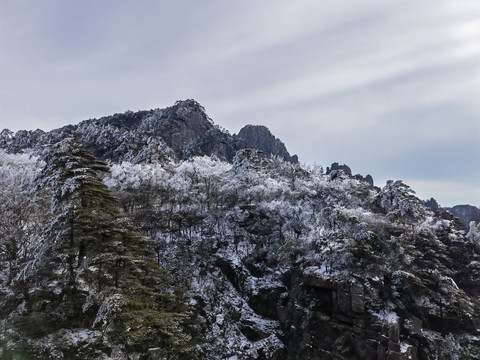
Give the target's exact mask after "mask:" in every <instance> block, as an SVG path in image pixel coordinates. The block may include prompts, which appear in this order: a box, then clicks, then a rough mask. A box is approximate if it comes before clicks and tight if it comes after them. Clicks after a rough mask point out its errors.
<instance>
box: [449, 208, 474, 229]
mask: <svg viewBox="0 0 480 360" xmlns="http://www.w3.org/2000/svg"><path fill="white" fill-rule="evenodd" d="M443 209H444V210H447V211H449V212H450V213H452V214H453V215H454V216H456V217H458V218H459V219H460V220H462V222H463V223H464V224H465V226H466V227H467V229H469V225H470V222H471V221H475V222H476V223H477V224H478V223H480V209H479V208H477V207H476V206H472V205H455V206H454V207H451V208H449V207H447V208H443Z"/></svg>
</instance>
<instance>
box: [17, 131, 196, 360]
mask: <svg viewBox="0 0 480 360" xmlns="http://www.w3.org/2000/svg"><path fill="white" fill-rule="evenodd" d="M46 162H47V165H46V166H45V168H44V169H43V171H42V172H41V173H40V175H39V176H38V177H37V179H36V181H35V183H34V184H35V187H36V188H44V187H49V188H51V189H52V192H53V199H52V207H51V212H52V220H51V221H50V222H49V223H48V224H47V225H46V226H45V230H44V235H43V242H42V243H41V244H40V246H39V248H38V254H37V256H36V258H35V260H34V261H32V263H31V264H29V266H28V267H27V268H26V269H25V271H24V274H23V277H22V279H21V280H22V281H19V286H23V287H24V288H25V294H26V295H25V302H26V309H28V310H30V311H28V312H26V313H24V314H22V316H21V318H20V319H14V320H13V321H12V327H13V328H15V329H16V330H17V332H18V336H19V337H20V339H21V338H22V336H30V337H31V336H33V337H41V336H47V335H51V334H55V333H58V332H59V331H63V330H62V329H65V328H70V329H71V328H77V329H78V328H90V329H91V330H93V329H101V330H102V336H103V343H104V345H105V346H107V347H109V346H110V347H111V346H119V347H121V349H122V351H123V352H124V353H129V354H132V353H137V354H146V352H147V350H148V348H150V347H159V348H161V349H162V351H163V353H165V354H170V355H169V356H178V357H181V356H186V357H187V358H188V357H189V356H191V354H190V355H188V354H189V352H190V351H191V346H190V344H191V342H192V337H191V335H189V334H188V333H187V331H186V330H185V329H186V324H187V323H189V322H190V321H191V315H190V313H189V312H188V309H187V308H186V305H185V298H184V297H183V295H182V293H181V291H179V290H175V289H174V287H173V284H172V282H171V281H170V280H169V278H168V277H167V276H166V274H165V272H164V271H163V270H162V269H160V268H159V267H158V265H157V263H156V262H155V260H154V257H153V254H152V252H150V251H149V250H148V249H147V241H146V239H145V238H144V237H142V236H141V235H140V234H139V233H138V232H137V230H136V229H135V228H134V227H133V226H132V225H131V224H130V221H129V220H128V219H127V218H126V217H125V216H123V215H122V214H121V213H120V211H119V210H118V208H117V200H116V199H115V198H114V197H113V196H112V195H111V194H110V192H109V190H108V188H107V187H106V185H104V184H103V182H102V180H101V178H100V176H99V172H105V171H107V170H108V167H107V166H106V164H104V163H102V162H100V161H98V160H97V159H96V158H95V157H94V156H93V155H92V154H91V153H89V152H88V151H86V150H85V149H84V148H83V147H82V145H81V144H80V143H78V142H77V141H75V140H64V141H62V142H61V143H59V144H57V145H56V146H55V147H54V151H53V152H52V154H51V155H50V156H49V157H47V159H46ZM27 294H28V295H27ZM39 302H40V303H42V304H43V305H42V306H40V305H38V306H37V305H36V304H39ZM31 309H34V311H31ZM62 346H63V345H62V344H61V343H58V344H54V347H59V348H62ZM25 349H26V350H24V351H25V353H26V356H27V355H28V356H33V357H35V356H40V353H38V351H39V350H38V349H35V348H32V347H31V346H27V347H26V348H25ZM62 351H63V350H62ZM42 356H43V355H42ZM82 358H93V355H85V356H84V357H82Z"/></svg>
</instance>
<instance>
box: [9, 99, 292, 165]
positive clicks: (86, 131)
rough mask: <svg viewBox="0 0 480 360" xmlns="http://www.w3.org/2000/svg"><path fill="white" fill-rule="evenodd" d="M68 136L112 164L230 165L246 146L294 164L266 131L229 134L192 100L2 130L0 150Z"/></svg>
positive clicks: (42, 150)
mask: <svg viewBox="0 0 480 360" xmlns="http://www.w3.org/2000/svg"><path fill="white" fill-rule="evenodd" d="M68 137H75V138H77V139H78V140H79V141H81V142H82V143H84V144H85V145H86V148H87V149H88V150H89V151H91V152H92V153H93V154H94V155H95V156H96V157H98V158H99V159H101V160H105V161H106V160H109V161H113V162H121V161H129V162H133V163H141V162H162V161H166V160H168V159H177V160H183V159H187V158H189V157H192V156H202V155H208V156H211V155H215V156H217V157H218V158H220V159H223V160H226V161H229V162H231V161H232V160H233V157H234V156H235V153H236V152H237V151H238V150H240V149H242V148H245V147H248V146H251V147H255V148H256V149H259V150H263V152H264V153H263V155H262V156H265V157H269V156H271V155H274V156H280V157H281V158H283V159H285V160H287V161H292V162H295V161H297V158H296V156H295V155H294V156H290V154H289V153H288V151H287V150H286V148H285V145H284V144H283V143H282V142H281V141H280V140H278V139H277V138H275V137H274V136H273V135H272V134H271V133H270V131H269V130H268V129H267V128H266V127H252V126H247V127H245V128H244V129H242V130H240V132H239V135H233V136H232V135H230V134H229V133H228V132H227V131H226V130H224V129H222V128H220V127H219V126H216V125H215V124H214V123H213V121H212V120H211V119H210V118H209V117H208V115H207V114H206V113H205V109H204V108H203V107H202V106H201V105H200V104H199V103H197V102H196V101H194V100H185V101H177V103H176V104H175V105H174V106H171V107H169V108H166V109H155V110H149V111H138V112H132V111H127V112H126V113H123V114H115V115H112V116H106V117H102V118H100V119H90V120H85V121H82V122H81V123H80V124H77V125H68V126H64V127H62V128H60V129H56V130H52V131H50V132H44V131H42V130H35V131H25V130H22V131H18V132H17V133H16V134H13V133H12V132H11V131H9V130H7V129H5V130H3V131H2V132H1V133H0V148H3V149H5V150H6V151H8V152H13V153H17V152H29V153H33V154H38V155H41V156H43V155H44V154H48V152H49V150H48V149H49V146H50V145H52V144H55V143H57V142H58V141H61V140H63V139H65V138H68Z"/></svg>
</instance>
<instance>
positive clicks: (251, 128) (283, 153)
mask: <svg viewBox="0 0 480 360" xmlns="http://www.w3.org/2000/svg"><path fill="white" fill-rule="evenodd" d="M234 138H235V139H236V140H239V141H240V142H241V143H244V144H245V146H244V147H250V148H254V149H257V150H261V151H263V152H264V153H265V154H268V155H270V154H271V155H274V156H279V157H280V158H282V159H284V160H286V161H291V162H293V163H296V162H298V157H297V156H296V155H293V156H290V154H289V153H288V151H287V148H286V147H285V144H284V143H283V142H281V141H280V140H279V139H277V138H276V137H275V136H273V135H272V133H271V132H270V130H268V128H267V127H265V126H261V125H247V126H245V127H243V128H242V129H241V130H240V132H239V133H238V135H234Z"/></svg>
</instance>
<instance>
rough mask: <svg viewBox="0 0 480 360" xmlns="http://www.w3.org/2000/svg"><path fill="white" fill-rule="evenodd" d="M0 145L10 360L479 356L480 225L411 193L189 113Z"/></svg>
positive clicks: (186, 106)
mask: <svg viewBox="0 0 480 360" xmlns="http://www.w3.org/2000/svg"><path fill="white" fill-rule="evenodd" d="M72 137H77V139H78V140H79V141H77V140H75V139H72ZM0 139H1V140H0V146H1V147H2V148H3V149H6V150H7V151H5V150H2V151H0V214H1V216H0V229H1V233H0V357H1V358H2V359H87V360H88V359H150V360H157V359H177V358H178V359H197V358H198V359H202V358H203V359H209V360H214V359H230V360H234V359H235V360H254V359H257V360H267V359H268V360H300V359H302V360H303V359H311V360H317V359H362V360H367V359H385V360H387V359H399V360H407V359H417V360H420V359H478V358H480V330H479V329H480V318H479V314H480V224H477V223H472V224H471V226H470V229H469V230H466V229H465V227H464V226H461V224H460V223H459V222H458V219H456V218H455V217H454V216H452V215H450V214H449V213H446V212H445V211H442V210H441V209H438V206H437V209H433V208H432V207H434V204H433V203H430V202H429V203H428V204H427V203H426V202H422V201H421V200H420V199H418V198H417V197H416V196H415V195H414V192H413V190H412V189H410V187H409V186H408V185H407V184H405V183H403V182H402V181H400V180H396V181H393V180H389V181H388V182H387V183H386V184H385V185H384V186H383V187H381V188H377V187H374V186H373V179H371V177H370V176H366V177H363V176H360V175H352V171H351V169H350V168H349V167H348V166H346V165H339V164H337V163H335V164H332V166H331V167H329V168H328V169H327V171H326V172H324V171H323V168H322V167H320V166H317V165H315V166H301V165H300V164H299V163H298V162H297V161H296V159H295V157H294V156H290V155H289V154H288V152H286V150H285V147H284V145H283V144H282V143H281V142H280V141H279V140H278V139H276V138H275V137H274V136H273V135H271V134H270V132H269V131H268V129H266V128H264V127H258V126H248V127H246V129H245V130H242V131H240V132H239V134H238V135H233V136H231V135H229V134H228V133H227V132H226V131H224V130H222V129H220V128H219V127H217V126H215V125H213V123H212V122H211V120H210V119H209V118H208V116H206V114H205V112H204V110H203V109H202V108H201V107H200V105H198V104H197V103H195V102H193V101H190V100H189V101H186V102H179V103H177V104H176V105H174V106H173V107H170V108H167V109H163V110H152V111H146V112H138V113H131V112H128V113H126V114H120V115H113V116H110V117H104V118H101V119H98V120H87V121H84V122H82V123H80V124H78V125H69V126H66V127H64V128H62V129H58V130H54V131H52V132H41V131H35V132H27V131H25V132H17V134H12V133H11V132H8V131H6V130H5V131H4V132H2V135H1V137H0ZM81 142H83V143H84V144H85V146H84V147H82V144H81ZM282 145H283V146H282ZM22 152H23V153H22ZM91 153H94V154H95V156H96V157H98V158H101V159H102V160H106V161H107V164H108V165H107V164H105V163H103V162H102V161H100V160H98V159H96V157H95V156H94V155H92V154H91ZM29 154H36V155H34V156H30V155H29ZM270 155H273V156H270ZM437 205H438V204H437Z"/></svg>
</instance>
